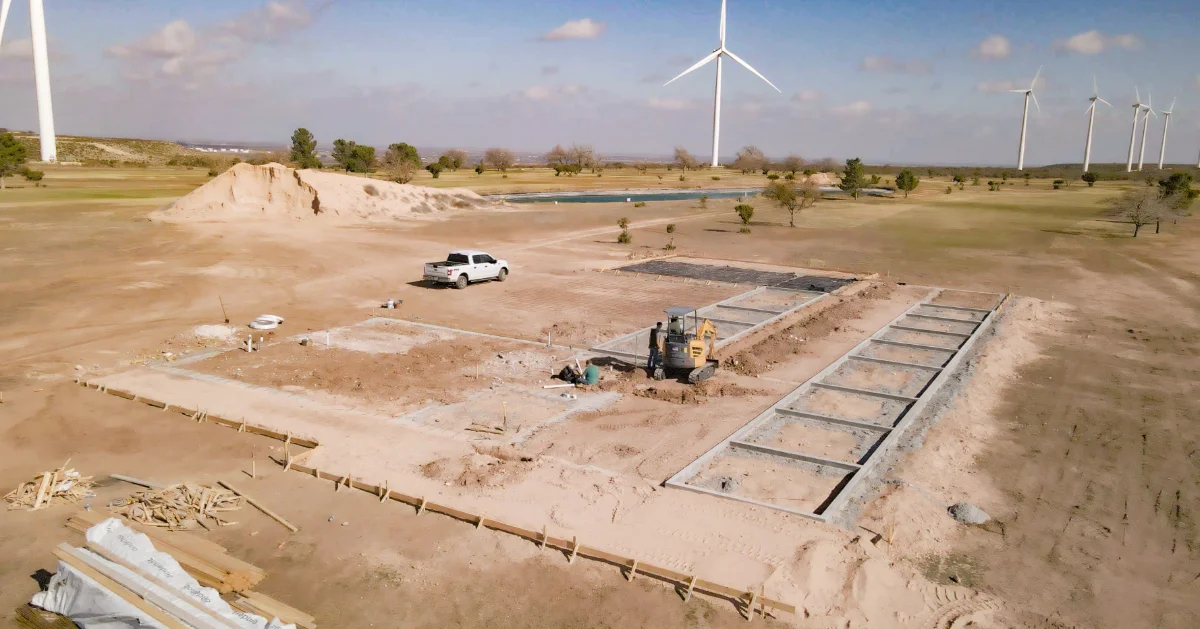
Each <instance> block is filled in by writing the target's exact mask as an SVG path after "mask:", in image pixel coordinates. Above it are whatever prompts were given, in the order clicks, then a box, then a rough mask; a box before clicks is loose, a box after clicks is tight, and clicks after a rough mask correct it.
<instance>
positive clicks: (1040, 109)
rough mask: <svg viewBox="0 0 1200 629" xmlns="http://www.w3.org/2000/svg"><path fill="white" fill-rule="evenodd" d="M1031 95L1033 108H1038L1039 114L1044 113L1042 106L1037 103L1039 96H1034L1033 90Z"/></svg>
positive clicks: (1030, 92)
mask: <svg viewBox="0 0 1200 629" xmlns="http://www.w3.org/2000/svg"><path fill="white" fill-rule="evenodd" d="M1029 95H1030V96H1032V97H1033V106H1034V107H1037V110H1038V113H1039V114H1040V113H1042V106H1041V105H1039V104H1038V102H1037V94H1034V93H1033V90H1029Z"/></svg>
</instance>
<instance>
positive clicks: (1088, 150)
mask: <svg viewBox="0 0 1200 629" xmlns="http://www.w3.org/2000/svg"><path fill="white" fill-rule="evenodd" d="M1088 100H1090V101H1092V104H1091V105H1088V134H1087V143H1086V144H1084V145H1083V172H1085V173H1086V172H1087V171H1088V166H1090V165H1091V163H1092V128H1093V127H1094V126H1095V125H1096V103H1097V102H1101V103H1104V104H1105V105H1108V106H1109V107H1112V103H1110V102H1108V101H1106V100H1104V99H1103V98H1100V89H1099V88H1098V87H1096V77H1094V76H1093V77H1092V97H1091V98H1089V99H1088Z"/></svg>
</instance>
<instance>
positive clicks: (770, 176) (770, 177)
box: [767, 173, 779, 181]
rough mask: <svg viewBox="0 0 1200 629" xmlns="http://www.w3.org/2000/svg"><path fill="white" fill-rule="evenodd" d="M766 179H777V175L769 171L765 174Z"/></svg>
mask: <svg viewBox="0 0 1200 629" xmlns="http://www.w3.org/2000/svg"><path fill="white" fill-rule="evenodd" d="M767 179H770V180H771V181H775V180H776V179H779V175H776V174H775V173H771V174H769V175H767Z"/></svg>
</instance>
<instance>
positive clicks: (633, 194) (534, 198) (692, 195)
mask: <svg viewBox="0 0 1200 629" xmlns="http://www.w3.org/2000/svg"><path fill="white" fill-rule="evenodd" d="M762 191H763V190H762V188H715V189H709V190H704V189H691V190H595V191H584V192H522V193H514V194H493V195H488V197H487V198H489V199H497V200H500V201H510V202H512V203H551V202H553V203H637V202H641V201H687V200H692V199H699V198H700V197H704V196H706V197H708V198H710V199H737V198H741V197H753V196H755V195H758V194H760V193H762ZM821 192H823V193H824V194H838V195H840V194H845V193H844V192H842V191H841V189H840V188H838V187H837V186H822V187H821ZM862 192H863V194H868V195H872V196H890V195H891V194H892V191H891V190H885V189H882V188H864V189H863V191H862Z"/></svg>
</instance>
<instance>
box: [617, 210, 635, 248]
mask: <svg viewBox="0 0 1200 629" xmlns="http://www.w3.org/2000/svg"><path fill="white" fill-rule="evenodd" d="M617 227H620V228H621V233H620V234H619V235H618V236H617V242H619V243H621V244H623V245H627V244H629V243H631V242H633V234H630V233H629V219H628V218H626V217H624V216H622V217H621V219H620V220H618V221H617Z"/></svg>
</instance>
